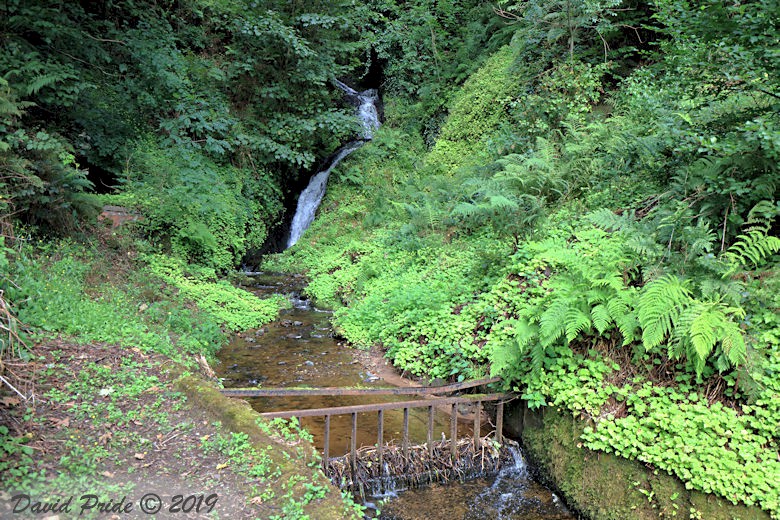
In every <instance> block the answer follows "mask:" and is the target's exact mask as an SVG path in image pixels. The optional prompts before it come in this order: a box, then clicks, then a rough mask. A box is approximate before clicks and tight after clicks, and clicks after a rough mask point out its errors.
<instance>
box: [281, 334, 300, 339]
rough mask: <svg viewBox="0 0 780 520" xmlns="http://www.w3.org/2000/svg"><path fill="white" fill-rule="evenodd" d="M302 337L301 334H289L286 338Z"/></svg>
mask: <svg viewBox="0 0 780 520" xmlns="http://www.w3.org/2000/svg"><path fill="white" fill-rule="evenodd" d="M302 337H303V336H301V335H300V334H287V335H286V336H285V338H289V339H301V338H302Z"/></svg>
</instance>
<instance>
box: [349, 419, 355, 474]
mask: <svg viewBox="0 0 780 520" xmlns="http://www.w3.org/2000/svg"><path fill="white" fill-rule="evenodd" d="M349 463H350V466H351V468H352V482H355V470H356V469H357V412H354V413H353V414H352V435H351V436H350V438H349Z"/></svg>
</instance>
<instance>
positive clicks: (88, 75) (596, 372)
mask: <svg viewBox="0 0 780 520" xmlns="http://www.w3.org/2000/svg"><path fill="white" fill-rule="evenodd" d="M779 7H780V6H778V2H777V0H744V1H740V2H720V1H716V0H654V1H653V2H638V1H634V0H566V1H562V0H561V1H558V0H544V1H541V0H501V1H499V2H498V3H497V4H487V3H482V2H477V1H463V2H433V1H432V0H413V1H411V2H399V1H396V0H370V1H368V2H364V3H361V4H360V5H355V4H354V3H353V2H349V1H347V0H341V1H338V2H307V3H306V6H305V7H304V6H302V5H300V3H297V2H293V3H288V2H277V1H267V2H251V3H244V2H240V3H237V2H229V1H226V0H225V1H223V0H194V1H190V2H168V1H163V2H148V1H136V2H122V3H115V2H100V3H89V2H76V3H74V2H68V3H65V4H61V3H55V2H28V1H23V0H8V1H7V2H5V3H4V4H3V5H2V6H0V34H2V40H1V41H0V225H2V228H0V235H2V237H0V239H2V242H0V268H2V270H3V272H5V271H6V270H7V271H8V272H9V273H11V277H12V278H13V279H11V278H2V279H0V289H2V290H3V291H5V292H4V295H3V294H0V302H2V303H3V307H2V308H0V311H3V310H4V309H6V307H5V303H4V302H5V300H4V299H3V296H5V297H8V298H9V299H10V301H11V302H12V303H13V304H14V309H15V311H16V313H17V315H18V316H19V318H21V319H22V321H24V322H25V323H26V324H28V325H30V326H32V327H35V328H37V329H38V330H39V331H41V330H42V331H49V332H51V333H65V334H78V335H79V336H80V337H81V338H82V339H83V340H85V341H115V342H119V343H122V344H136V345H138V346H140V347H142V348H144V349H154V350H157V351H160V352H164V353H166V354H169V355H171V356H174V357H176V356H178V355H179V354H180V353H183V352H184V353H186V352H192V353H212V352H213V350H214V349H215V348H216V347H217V346H218V344H219V341H220V340H219V337H220V336H219V329H220V327H225V328H231V329H237V328H242V327H248V326H254V325H257V324H258V323H259V322H260V321H262V320H265V319H270V317H272V316H273V315H274V313H275V312H276V309H277V308H278V305H279V302H278V301H258V300H256V299H252V298H249V297H246V296H239V293H238V292H237V291H236V290H234V289H233V288H232V287H231V286H230V285H229V284H227V283H225V282H217V281H216V275H217V274H218V273H219V272H224V271H225V270H227V269H230V268H233V267H235V266H237V265H238V263H239V262H240V260H241V258H242V256H243V255H244V253H245V252H246V251H247V250H249V249H252V248H257V247H258V246H260V244H262V242H263V241H264V240H265V238H266V237H267V236H268V233H269V230H270V229H271V228H272V227H273V226H274V225H276V224H277V223H278V221H279V219H280V216H281V214H282V211H283V208H282V201H283V199H284V196H285V193H286V191H287V190H288V189H289V187H290V186H291V185H292V184H293V183H295V182H297V181H298V180H299V179H298V178H299V177H300V176H301V174H302V173H303V172H304V171H305V170H306V169H307V168H308V167H310V166H313V165H315V164H316V163H317V161H318V160H319V159H320V158H322V157H323V156H325V155H327V154H328V153H330V152H331V151H332V150H333V149H335V147H336V146H337V145H338V144H339V143H340V142H341V141H342V140H343V139H345V138H348V137H349V136H350V135H352V134H353V133H354V132H355V130H356V127H355V122H354V121H353V118H352V116H351V107H347V106H342V104H340V103H339V94H338V92H337V91H336V89H334V88H333V87H332V85H331V84H330V80H331V79H333V78H334V77H341V78H350V79H352V80H355V81H358V80H360V79H361V78H364V77H366V76H368V75H369V73H370V72H371V71H372V70H373V71H374V72H373V73H372V74H374V75H375V76H377V72H376V71H377V70H378V68H379V66H381V69H382V72H381V76H382V81H383V84H382V88H383V93H384V114H385V119H386V121H385V124H384V126H383V128H381V129H380V130H379V131H378V132H377V133H376V136H375V138H374V141H373V142H372V143H371V144H369V145H367V146H365V147H364V148H362V149H360V150H359V151H357V152H356V153H355V154H353V155H352V156H351V157H350V158H349V159H348V160H347V161H345V162H343V163H342V164H341V165H340V166H339V168H338V170H337V171H336V172H335V173H334V176H333V182H334V185H333V186H332V187H331V188H330V189H329V194H328V196H327V198H326V199H325V201H324V204H323V207H322V210H321V215H320V218H319V219H318V220H317V221H315V223H314V225H313V226H312V228H311V229H310V230H309V231H308V232H307V234H306V235H304V237H303V239H302V240H301V241H300V242H299V243H298V244H297V245H296V246H295V247H294V248H293V249H292V250H291V251H289V252H288V253H287V254H285V255H283V256H281V257H279V258H276V259H275V260H273V263H274V265H276V266H277V267H284V268H288V269H294V270H305V271H306V272H307V273H308V275H309V277H310V280H311V283H310V285H309V289H308V290H309V292H310V293H311V294H312V295H313V296H315V297H316V298H317V299H318V300H319V301H320V302H322V303H323V304H329V305H331V306H333V307H335V314H334V321H335V324H336V325H337V326H338V327H339V328H340V330H341V332H342V334H343V335H344V336H345V337H346V338H347V339H349V340H350V341H351V342H352V343H354V344H356V345H359V346H370V345H374V344H378V345H380V346H382V347H383V348H384V349H385V350H386V352H387V356H388V357H389V358H390V359H391V360H392V361H393V362H394V363H395V364H396V366H398V367H399V368H400V369H402V370H405V371H407V372H408V373H411V374H415V375H419V376H424V377H428V378H444V379H448V378H452V379H463V378H467V377H474V376H478V375H484V374H487V373H492V374H498V375H501V376H502V377H503V379H504V381H505V385H506V387H507V388H511V389H514V390H517V391H519V392H521V393H522V395H523V396H524V398H525V399H526V400H527V401H528V403H529V404H530V405H531V406H532V407H539V406H556V407H561V408H564V409H566V410H569V411H571V412H572V413H573V414H575V415H578V416H581V417H582V418H584V419H585V420H587V421H589V422H590V427H589V429H587V430H586V432H585V434H584V435H583V437H582V443H583V444H584V445H585V446H588V447H590V448H592V449H597V450H604V451H610V452H613V453H616V454H619V455H621V456H624V457H628V458H636V459H638V460H641V461H643V462H645V463H648V464H652V465H654V466H655V467H657V468H659V469H663V470H666V471H668V472H670V473H672V474H674V475H676V476H678V477H679V478H680V479H682V480H683V481H684V482H685V484H686V486H688V487H691V488H695V489H699V490H702V491H705V492H712V493H717V494H719V495H721V496H723V497H725V498H727V499H728V500H731V501H732V502H734V503H738V502H742V503H745V504H756V505H758V506H759V507H761V508H763V509H764V510H766V511H767V512H769V513H770V514H771V515H773V517H774V518H780V504H778V502H777V497H778V496H780V488H779V487H778V486H780V468H779V467H778V464H777V461H778V457H779V456H780V455H779V453H778V450H780V430H778V424H780V409H778V404H777V403H779V402H780V318H778V316H779V315H780V313H778V308H780V300H778V294H780V291H778V287H777V284H778V282H777V280H778V277H777V269H778V251H780V239H778V237H777V234H778V233H777V229H778V228H777V226H778V224H777V216H778V213H780V203H778V199H777V188H778V181H777V179H778V177H779V176H778V159H780V131H778V127H779V126H780V116H778V114H780V110H779V109H780V102H779V101H778V99H780V97H779V95H778V78H780V71H779V70H778V63H780V59H778V58H780V56H778V48H780V37H779V36H778V31H777V27H776V23H777V22H776V16H774V13H777V12H778V11H779V10H780V9H779ZM94 191H101V192H107V191H110V192H112V193H111V194H109V195H107V196H105V195H104V196H103V198H102V199H101V198H97V197H95V196H94V193H93V192H94ZM98 202H103V203H106V202H109V203H115V204H120V205H124V206H129V207H131V208H132V209H133V210H135V211H138V212H140V213H141V214H142V215H143V219H142V220H141V221H139V223H138V224H136V230H135V233H136V234H135V240H136V242H134V243H133V248H135V249H138V250H141V251H144V252H145V254H143V255H140V256H139V258H138V262H137V263H136V264H135V265H134V267H133V269H134V270H132V272H136V271H135V270H137V269H142V271H141V272H144V273H147V274H149V275H150V277H151V278H150V279H151V280H152V282H150V283H154V284H158V286H161V287H164V288H165V289H166V291H168V292H166V296H165V298H161V299H152V298H149V297H148V295H147V294H145V293H143V294H142V293H139V292H138V291H139V289H137V287H141V286H143V284H142V283H140V282H139V281H138V280H135V282H138V283H135V282H133V283H131V284H129V285H128V286H127V287H121V286H120V287H119V288H117V286H116V284H114V285H112V286H111V287H110V288H109V287H108V286H105V287H104V290H103V291H99V292H101V293H104V294H103V295H102V296H100V295H94V294H84V292H85V291H87V292H89V291H91V290H93V288H94V287H95V284H94V283H87V279H88V278H89V277H90V274H91V271H90V270H91V269H93V267H94V266H96V265H99V264H100V260H99V259H97V258H96V257H95V255H96V253H95V252H94V251H93V249H91V248H88V247H87V248H84V247H82V246H73V245H69V244H70V243H69V242H51V243H50V244H47V243H46V242H42V243H40V244H37V245H35V247H33V246H32V245H29V244H28V245H24V244H23V242H24V241H21V240H18V239H17V238H15V237H14V233H13V226H14V225H15V226H17V228H18V229H23V230H24V232H23V233H21V234H22V235H23V236H24V237H25V240H26V239H27V238H28V237H33V236H39V237H42V236H45V235H44V234H45V233H49V234H56V233H73V232H74V231H77V230H79V229H80V228H81V226H82V224H81V223H82V222H84V221H85V220H83V218H85V217H86V218H87V219H88V220H87V221H89V219H92V218H94V216H95V212H96V210H97V209H98V207H99V205H98ZM20 225H22V226H25V227H22V228H19V226H20ZM30 239H32V238H30ZM52 244H56V246H55V245H52ZM54 248H62V249H63V251H61V252H59V251H58V252H55V251H54ZM94 270H97V271H99V269H94ZM39 272H45V273H47V276H48V279H46V280H44V279H42V278H41V277H39V276H38V273H39ZM3 276H5V275H3ZM187 301H195V302H197V303H198V304H199V306H200V310H199V311H197V312H198V314H193V313H195V312H196V311H192V310H190V309H188V307H187V304H186V302H187ZM141 307H143V310H141ZM136 309H137V310H136ZM0 320H2V321H0V324H1V325H2V327H3V329H2V332H3V335H2V337H0V341H2V342H3V343H0V354H3V353H4V352H5V351H8V350H9V349H10V348H12V347H11V345H16V343H13V342H14V341H16V336H15V335H14V334H15V332H14V331H15V330H16V327H17V325H16V322H15V321H14V319H13V317H12V316H11V314H10V313H7V312H6V313H3V314H2V315H0ZM194 322H199V323H200V326H198V327H197V328H195V329H192V328H191V326H190V325H191V324H192V323H194ZM13 348H16V347H13ZM740 472H741V473H748V474H749V478H748V479H740V478H739V476H740Z"/></svg>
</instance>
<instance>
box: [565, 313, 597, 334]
mask: <svg viewBox="0 0 780 520" xmlns="http://www.w3.org/2000/svg"><path fill="white" fill-rule="evenodd" d="M591 323H592V322H591V321H590V316H589V315H588V314H587V313H585V312H583V311H582V310H581V309H579V308H578V307H569V309H568V310H567V311H566V339H567V340H568V341H569V342H571V341H574V338H576V337H577V336H579V335H580V333H581V332H583V331H584V330H586V329H588V328H590V326H591Z"/></svg>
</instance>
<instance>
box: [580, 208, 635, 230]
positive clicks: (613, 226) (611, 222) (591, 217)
mask: <svg viewBox="0 0 780 520" xmlns="http://www.w3.org/2000/svg"><path fill="white" fill-rule="evenodd" d="M585 219H586V220H587V221H588V222H590V223H591V224H593V225H594V226H596V227H597V228H600V229H603V230H604V231H621V230H623V229H626V228H628V227H629V226H630V225H631V223H632V221H633V213H630V214H629V216H628V217H626V216H623V215H617V214H615V213H613V212H612V211H611V210H609V209H607V208H601V209H597V210H596V211H592V212H590V213H588V214H587V215H586V216H585Z"/></svg>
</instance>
